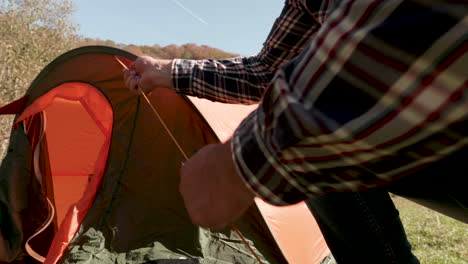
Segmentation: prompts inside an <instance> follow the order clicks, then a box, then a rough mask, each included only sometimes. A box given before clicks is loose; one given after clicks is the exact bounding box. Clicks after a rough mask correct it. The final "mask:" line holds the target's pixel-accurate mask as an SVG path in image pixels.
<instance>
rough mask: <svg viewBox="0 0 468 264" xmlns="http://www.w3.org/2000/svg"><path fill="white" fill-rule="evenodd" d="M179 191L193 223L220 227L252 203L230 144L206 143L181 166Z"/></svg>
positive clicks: (231, 220)
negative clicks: (237, 169)
mask: <svg viewBox="0 0 468 264" xmlns="http://www.w3.org/2000/svg"><path fill="white" fill-rule="evenodd" d="M179 190H180V193H181V194H182V197H183V199H184V202H185V207H186V208H187V210H188V213H189V215H190V217H191V219H192V222H193V223H194V224H195V225H199V226H202V227H208V228H213V229H221V228H224V227H226V226H227V225H229V224H231V223H233V222H234V221H235V220H236V219H237V218H239V217H240V216H241V215H242V214H243V213H244V212H245V210H247V209H248V208H249V206H250V205H251V204H252V203H253V201H254V200H253V198H254V195H253V194H252V192H250V191H249V190H248V189H247V187H246V186H245V184H244V183H243V182H242V179H241V178H240V176H238V175H237V172H236V170H235V168H234V164H233V161H232V157H231V147H230V143H229V142H227V143H224V144H213V145H207V146H205V147H203V148H202V149H200V150H199V151H198V152H197V153H195V154H194V155H193V156H192V157H191V158H190V159H189V160H188V161H187V162H186V163H185V164H184V165H183V166H182V168H181V182H180V186H179Z"/></svg>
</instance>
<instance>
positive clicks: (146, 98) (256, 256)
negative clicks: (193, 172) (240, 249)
mask: <svg viewBox="0 0 468 264" xmlns="http://www.w3.org/2000/svg"><path fill="white" fill-rule="evenodd" d="M114 58H115V60H116V61H117V62H118V63H119V64H120V65H122V67H123V68H124V69H126V70H128V67H127V65H125V63H123V62H122V61H121V60H119V58H118V57H117V56H114ZM137 88H138V91H139V92H140V94H141V95H142V96H143V98H145V101H146V102H147V103H148V105H149V106H150V108H151V110H153V113H154V114H155V116H156V117H157V119H158V120H159V122H161V124H162V125H163V127H164V129H165V130H166V132H167V134H169V136H170V137H171V139H172V141H173V142H174V144H175V145H176V146H177V148H178V149H179V151H180V153H181V154H182V155H183V156H184V158H185V161H187V160H188V156H187V154H186V153H185V151H184V150H183V149H182V147H181V146H180V144H179V143H178V142H177V140H176V138H175V137H174V135H172V133H171V131H170V130H169V128H168V127H167V125H166V123H165V122H164V120H163V119H162V118H161V116H160V115H159V114H158V111H156V109H155V108H154V106H153V104H152V103H151V101H150V100H149V99H148V96H146V94H145V93H144V92H143V91H142V90H141V89H140V87H138V86H137ZM182 164H183V163H182ZM231 228H232V229H233V230H234V231H235V232H236V233H237V235H238V236H239V238H240V239H241V240H242V243H244V245H245V246H246V247H247V248H248V249H249V251H250V252H251V253H252V254H253V256H254V257H255V258H256V259H257V261H258V263H260V264H263V262H262V261H261V260H260V257H259V256H258V255H257V254H256V253H255V251H254V250H253V249H252V247H250V245H249V243H248V242H247V241H246V240H245V238H244V236H243V235H242V233H241V232H240V231H239V229H238V228H237V226H236V225H234V224H231Z"/></svg>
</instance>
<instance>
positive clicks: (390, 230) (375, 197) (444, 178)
mask: <svg viewBox="0 0 468 264" xmlns="http://www.w3.org/2000/svg"><path fill="white" fill-rule="evenodd" d="M467 167H468V149H464V150H461V151H458V152H457V153H454V154H453V155H451V156H449V157H448V158H446V159H444V160H442V161H440V162H438V163H435V164H432V165H430V166H429V167H426V168H425V169H422V170H420V171H418V172H417V173H415V174H413V175H411V176H408V177H406V178H404V179H402V180H398V181H395V182H393V183H392V184H388V185H387V186H384V187H380V188H375V189H370V190H366V191H362V192H356V193H330V194H326V195H323V196H320V197H317V198H314V199H310V200H309V201H307V205H308V206H309V208H310V209H311V211H312V213H313V215H314V216H315V218H316V220H317V223H318V225H319V226H320V229H321V231H322V233H323V236H324V237H325V240H326V241H327V244H328V247H329V248H330V250H331V252H332V254H333V256H334V258H335V259H336V261H337V262H338V264H346V263H352V264H355V263H357V264H362V263H379V264H385V263H419V261H418V260H417V258H416V257H415V256H414V255H413V254H412V253H411V245H410V243H409V242H408V240H407V238H406V234H405V230H404V228H403V225H402V223H401V220H400V218H399V214H398V210H397V209H396V208H395V206H394V204H393V202H392V200H391V199H390V196H389V192H392V193H394V194H397V195H399V196H402V197H405V198H408V199H410V200H412V201H414V202H417V203H419V204H422V205H424V206H427V207H429V208H431V209H434V210H436V211H439V212H441V213H443V214H446V215H448V216H451V217H453V218H455V219H457V220H459V221H462V222H465V223H468V191H466V184H465V178H467V175H468V172H467V170H466V168H467Z"/></svg>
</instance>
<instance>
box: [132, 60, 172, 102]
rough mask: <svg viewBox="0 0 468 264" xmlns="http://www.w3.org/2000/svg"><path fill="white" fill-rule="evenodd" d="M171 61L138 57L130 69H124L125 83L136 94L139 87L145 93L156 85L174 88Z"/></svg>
mask: <svg viewBox="0 0 468 264" xmlns="http://www.w3.org/2000/svg"><path fill="white" fill-rule="evenodd" d="M171 63H172V61H171V60H157V59H154V58H151V57H149V56H142V57H138V58H137V59H136V60H135V61H134V62H133V63H132V64H131V65H130V67H129V69H128V70H123V72H124V80H125V85H126V86H127V88H128V89H130V91H132V92H134V93H136V94H139V90H138V88H140V89H141V90H142V91H143V92H144V93H145V94H148V93H150V92H152V91H153V90H154V88H156V87H167V88H172V76H171Z"/></svg>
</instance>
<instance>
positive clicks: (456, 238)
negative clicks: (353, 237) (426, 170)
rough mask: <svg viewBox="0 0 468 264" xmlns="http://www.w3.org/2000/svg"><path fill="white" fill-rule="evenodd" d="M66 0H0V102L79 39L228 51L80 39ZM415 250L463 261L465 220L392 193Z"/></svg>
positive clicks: (176, 51)
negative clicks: (450, 217)
mask: <svg viewBox="0 0 468 264" xmlns="http://www.w3.org/2000/svg"><path fill="white" fill-rule="evenodd" d="M72 13H73V8H72V4H71V1H69V0H65V1H55V0H0V25H1V27H0V105H3V104H5V103H7V102H10V101H12V100H15V99H17V98H20V97H21V96H22V95H23V94H24V92H25V90H26V89H27V87H28V85H29V84H30V82H31V81H32V80H33V79H34V77H35V76H36V75H37V74H38V73H39V72H40V70H41V69H42V68H43V67H44V66H46V65H47V64H48V63H49V62H50V61H51V60H53V59H54V58H56V57H57V56H58V55H60V54H61V53H63V52H65V51H67V50H70V49H72V48H75V47H79V46H85V45H107V46H114V47H118V48H122V49H125V50H128V51H130V52H132V53H135V54H137V55H141V54H147V55H150V56H154V57H158V58H166V59H169V58H187V59H199V58H214V59H218V58H226V57H232V56H234V54H230V53H226V52H224V51H222V50H219V49H215V48H211V47H208V46H203V45H202V46H198V45H196V44H185V45H182V46H176V45H168V46H165V47H161V46H159V45H157V44H155V45H153V46H135V45H122V44H118V43H114V42H113V41H110V40H97V39H83V38H80V37H78V36H77V35H76V29H77V25H74V24H72V23H71V22H70V19H69V18H70V15H71V14H72ZM11 122H12V118H11V117H5V116H0V160H1V159H2V158H3V156H4V153H5V149H6V145H7V143H8V137H9V131H10V129H11ZM396 204H397V207H398V208H399V209H400V211H401V215H402V219H403V222H404V223H405V226H406V229H407V231H408V236H409V239H410V241H411V242H412V244H413V246H414V249H415V252H416V254H417V255H418V257H420V258H421V260H422V263H467V262H466V259H468V252H467V251H468V249H467V247H468V246H467V245H468V233H467V228H466V227H467V226H466V225H465V224H462V223H460V222H457V221H455V220H452V219H449V218H447V217H444V216H439V215H437V214H436V213H433V212H431V211H429V210H426V209H424V208H422V207H419V206H417V205H414V204H412V203H411V202H408V201H406V200H404V199H400V198H396Z"/></svg>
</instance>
